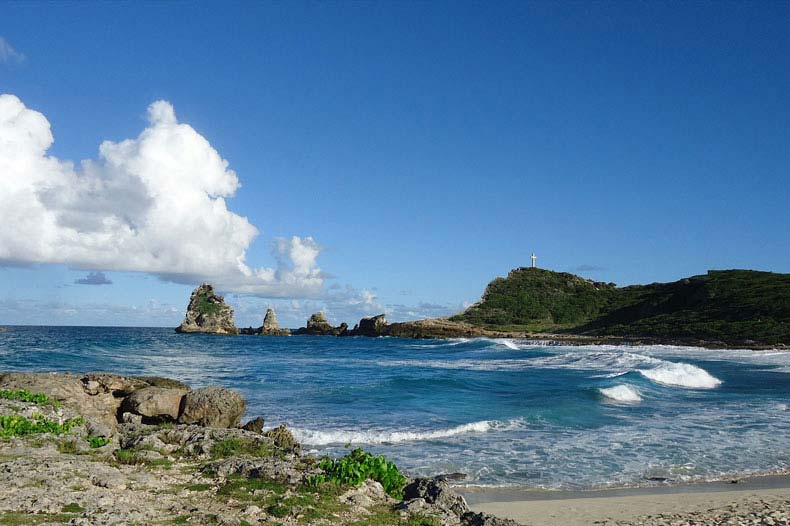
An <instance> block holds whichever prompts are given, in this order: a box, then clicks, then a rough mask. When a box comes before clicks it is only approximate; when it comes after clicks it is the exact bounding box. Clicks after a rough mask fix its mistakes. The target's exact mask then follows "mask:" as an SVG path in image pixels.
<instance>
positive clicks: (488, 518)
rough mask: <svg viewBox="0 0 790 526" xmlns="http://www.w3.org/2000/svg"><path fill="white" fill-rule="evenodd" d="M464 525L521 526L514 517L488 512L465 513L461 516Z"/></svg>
mask: <svg viewBox="0 0 790 526" xmlns="http://www.w3.org/2000/svg"><path fill="white" fill-rule="evenodd" d="M461 525H462V526H519V524H518V523H517V522H516V521H514V520H512V519H500V518H499V517H494V516H493V515H489V514H488V513H482V512H481V513H474V512H471V511H470V512H469V513H465V514H464V515H463V517H461Z"/></svg>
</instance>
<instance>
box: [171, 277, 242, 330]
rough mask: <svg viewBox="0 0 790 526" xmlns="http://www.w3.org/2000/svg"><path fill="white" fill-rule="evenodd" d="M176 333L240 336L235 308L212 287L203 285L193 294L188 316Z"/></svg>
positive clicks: (207, 284) (190, 299) (206, 284)
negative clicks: (235, 317) (226, 302)
mask: <svg viewBox="0 0 790 526" xmlns="http://www.w3.org/2000/svg"><path fill="white" fill-rule="evenodd" d="M176 332H203V333H209V334H238V333H239V330H238V329H237V328H236V324H235V322H234V321H233V307H231V306H230V305H226V304H225V300H224V298H223V297H222V296H218V295H217V294H215V293H214V287H213V286H212V285H210V284H209V283H203V284H202V285H200V286H199V287H198V288H196V289H195V290H194V291H193V292H192V296H191V297H190V298H189V306H188V307H187V313H186V316H184V321H183V322H182V323H181V325H179V326H178V327H177V328H176Z"/></svg>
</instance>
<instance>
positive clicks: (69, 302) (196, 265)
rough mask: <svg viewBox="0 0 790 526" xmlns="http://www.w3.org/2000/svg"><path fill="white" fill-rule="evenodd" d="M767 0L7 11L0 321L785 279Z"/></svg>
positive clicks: (789, 23) (782, 156)
mask: <svg viewBox="0 0 790 526" xmlns="http://www.w3.org/2000/svg"><path fill="white" fill-rule="evenodd" d="M789 56H790V4H788V3H785V2H761V3H747V2H742V3H740V2H710V3H709V2H683V3H679V2H678V3H676V2H644V3H643V2H631V1H629V2H569V3H564V2H497V3H489V2H439V1H436V2H265V3H264V2H260V3H253V2H243V3H232V2H231V3H228V2H223V3H218V2H217V3H211V2H200V3H188V2H156V3H154V2H135V3H131V2H129V3H126V2H104V3H98V2H96V3H94V2H76V3H71V2H54V3H46V2H3V3H0V222H1V223H0V224H1V225H2V226H0V324H58V325H131V326H175V325H178V323H180V321H181V319H182V318H183V314H184V310H185V307H186V304H187V302H188V298H189V294H190V292H191V290H192V289H193V288H194V287H195V286H197V285H198V284H199V283H200V282H202V281H210V282H212V283H214V284H215V285H216V286H217V288H218V289H219V290H220V291H221V292H222V293H224V294H225V295H226V299H227V300H228V301H229V302H230V303H231V304H232V305H233V306H234V308H235V310H236V322H237V325H239V326H259V325H260V324H261V320H262V318H263V314H264V312H265V310H266V308H267V307H274V308H275V309H276V310H277V313H278V318H279V319H280V321H281V323H282V325H284V326H291V327H297V326H300V325H303V324H304V321H305V320H306V318H307V317H308V316H309V315H310V314H311V313H312V312H315V311H318V310H323V311H325V312H326V313H327V315H328V317H329V319H330V321H331V322H333V323H335V324H339V323H340V322H343V321H345V322H347V323H350V324H352V325H353V323H354V322H356V321H357V320H358V319H359V318H360V317H362V316H367V315H373V314H378V313H381V312H386V313H387V316H388V319H390V320H406V319H415V318H423V317H431V316H442V315H448V314H451V313H453V312H457V311H460V310H462V309H463V308H464V307H465V306H467V305H469V304H471V303H473V302H475V301H477V300H478V299H479V297H480V295H481V293H482V291H483V289H484V287H485V285H486V284H487V283H488V282H489V281H490V280H491V279H493V278H494V277H496V276H503V275H506V274H507V272H508V271H509V270H510V269H512V268H516V267H520V266H526V265H529V263H530V260H529V256H530V254H531V253H532V252H535V253H536V254H537V256H538V260H537V261H538V266H540V267H543V268H548V269H552V270H557V271H565V272H573V273H577V274H580V275H582V276H585V277H588V278H591V279H594V280H599V281H607V282H615V283H617V284H619V285H628V284H634V283H651V282H657V281H672V280H676V279H679V278H682V277H685V276H690V275H696V274H703V273H705V272H706V271H707V270H708V269H726V268H751V269H759V270H767V271H774V272H790V212H789V211H788V210H789V209H788V203H789V202H790V147H789V146H790V68H788V67H787V66H788V62H787V60H788V58H787V57H789Z"/></svg>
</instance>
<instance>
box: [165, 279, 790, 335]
mask: <svg viewBox="0 0 790 526" xmlns="http://www.w3.org/2000/svg"><path fill="white" fill-rule="evenodd" d="M176 331H177V332H184V333H189V332H200V333H212V334H249V335H265V336H289V335H292V334H293V335H315V336H368V337H378V336H392V337H400V338H475V337H489V338H522V339H531V340H536V341H541V342H546V343H549V344H551V343H552V342H556V343H558V344H564V345H601V344H605V345H621V344H626V345H656V344H666V345H688V346H698V347H710V348H745V349H775V348H788V346H790V274H778V273H772V272H760V271H754V270H720V271H709V272H708V273H707V274H704V275H699V276H692V277H690V278H684V279H681V280H678V281H675V282H671V283H653V284H650V285H632V286H628V287H617V286H616V285H615V284H614V283H604V282H597V281H593V280H589V279H585V278H582V277H579V276H576V275H574V274H569V273H564V272H554V271H551V270H545V269H538V268H528V267H522V268H517V269H514V270H512V271H510V273H509V274H508V275H507V277H504V278H496V279H494V280H493V281H491V283H489V284H488V286H487V287H486V289H485V291H484V292H483V295H482V298H481V300H480V301H479V302H477V303H476V304H474V305H472V306H471V307H469V308H468V309H466V310H465V311H464V312H461V313H459V314H456V315H454V316H450V317H446V318H431V319H424V320H416V321H406V322H396V323H389V322H388V321H387V319H386V317H385V315H384V314H379V315H377V316H371V317H366V318H362V319H361V320H360V321H359V322H358V323H357V324H356V325H355V326H354V327H353V328H350V327H349V325H348V324H347V323H341V324H340V325H337V326H334V325H332V324H331V323H330V322H329V320H328V319H327V317H326V315H325V314H324V313H322V312H317V313H315V314H313V315H311V316H310V318H309V319H308V320H307V323H306V325H305V326H304V327H301V328H299V329H293V330H292V329H285V328H280V326H279V324H278V323H277V319H276V314H275V312H274V310H273V309H268V310H267V312H266V315H265V317H264V320H263V324H262V325H261V326H260V327H258V328H253V327H249V328H243V329H238V328H237V327H236V325H235V322H234V320H233V308H232V307H231V306H230V305H228V304H226V303H225V301H224V298H223V297H222V296H218V295H217V294H216V293H215V292H214V287H213V286H212V285H210V284H208V283H204V284H202V285H200V286H199V287H197V288H196V289H195V291H194V292H193V293H192V296H191V298H190V302H189V306H188V307H187V313H186V316H185V318H184V322H183V323H182V324H181V325H180V326H179V327H178V328H177V329H176Z"/></svg>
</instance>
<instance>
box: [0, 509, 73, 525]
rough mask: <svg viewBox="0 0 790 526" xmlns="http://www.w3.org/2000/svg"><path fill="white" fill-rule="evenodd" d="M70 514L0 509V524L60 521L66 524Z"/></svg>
mask: <svg viewBox="0 0 790 526" xmlns="http://www.w3.org/2000/svg"><path fill="white" fill-rule="evenodd" d="M71 519H72V516H71V515H67V514H65V513H22V512H18V511H6V512H2V511H0V525H2V526H29V525H37V524H52V523H61V524H68V523H69V521H71Z"/></svg>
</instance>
